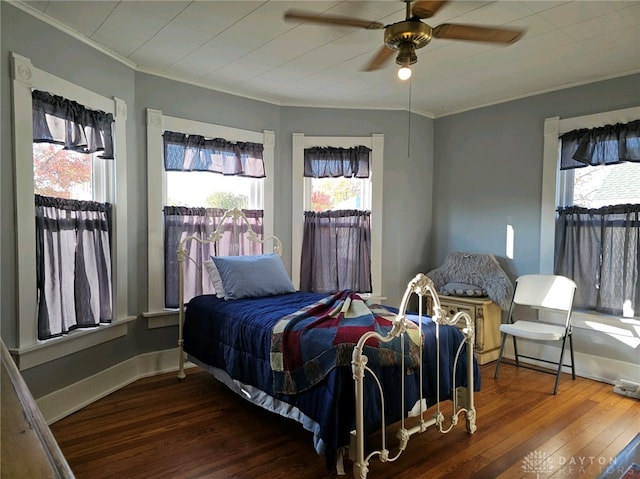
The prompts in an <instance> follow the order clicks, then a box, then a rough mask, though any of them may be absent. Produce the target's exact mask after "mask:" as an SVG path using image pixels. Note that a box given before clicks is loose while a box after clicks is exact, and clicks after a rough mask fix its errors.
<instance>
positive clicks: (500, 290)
mask: <svg viewBox="0 0 640 479" xmlns="http://www.w3.org/2000/svg"><path fill="white" fill-rule="evenodd" d="M427 276H428V277H429V278H430V279H431V281H433V284H434V286H435V287H436V290H437V291H438V293H439V294H443V295H452V296H487V297H489V298H490V299H491V300H492V301H493V302H495V303H496V304H498V305H499V306H500V308H502V309H503V310H507V309H509V304H510V302H511V296H512V295H513V284H512V283H511V280H510V279H509V277H508V276H507V274H506V273H505V272H504V270H503V269H502V267H501V266H500V263H498V260H496V258H495V257H494V256H492V255H490V254H483V253H464V252H461V251H452V252H450V253H448V254H447V256H446V258H445V260H444V263H443V264H442V266H440V267H438V268H436V269H434V270H432V271H430V272H428V273H427Z"/></svg>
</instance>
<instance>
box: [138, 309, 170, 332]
mask: <svg viewBox="0 0 640 479" xmlns="http://www.w3.org/2000/svg"><path fill="white" fill-rule="evenodd" d="M178 314H179V311H178V310H177V309H166V310H164V311H152V312H146V313H142V314H141V315H140V316H142V317H143V318H146V319H147V329H156V328H167V327H169V326H177V325H178Z"/></svg>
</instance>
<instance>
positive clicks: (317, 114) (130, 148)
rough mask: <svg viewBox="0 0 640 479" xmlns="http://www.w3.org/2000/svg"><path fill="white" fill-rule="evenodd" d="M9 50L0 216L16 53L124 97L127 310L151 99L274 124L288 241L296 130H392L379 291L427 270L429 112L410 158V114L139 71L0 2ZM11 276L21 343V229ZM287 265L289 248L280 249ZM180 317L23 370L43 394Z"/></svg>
mask: <svg viewBox="0 0 640 479" xmlns="http://www.w3.org/2000/svg"><path fill="white" fill-rule="evenodd" d="M0 9H1V22H2V23H1V32H2V44H1V47H2V58H3V59H4V60H3V61H2V63H1V66H0V68H1V73H2V75H1V81H2V85H1V94H2V112H1V113H2V115H1V121H2V131H1V137H0V138H1V144H2V146H1V155H2V161H1V164H0V181H1V186H2V188H1V191H0V198H1V203H0V214H1V215H2V218H3V219H4V221H5V222H7V223H8V224H11V222H13V221H14V211H15V205H14V191H13V175H14V169H13V164H14V160H13V156H12V141H13V138H12V127H11V107H10V105H11V89H10V72H9V68H8V65H9V61H8V59H9V52H15V53H17V54H20V55H23V56H25V57H28V58H30V59H31V60H32V62H33V64H34V66H35V67H36V68H39V69H41V70H44V71H47V72H49V73H51V74H54V75H56V76H58V77H61V78H63V79H66V80H69V81H71V82H73V83H76V84H77V85H80V86H82V87H85V88H87V89H90V90H93V91H95V92H97V93H100V94H102V95H104V96H107V97H111V96H116V97H119V98H122V99H123V100H125V101H126V103H127V107H128V120H127V142H128V144H127V159H128V168H127V184H126V188H127V194H128V211H129V214H128V224H127V228H128V241H127V244H126V248H127V249H128V254H129V265H128V271H127V272H126V273H127V274H126V281H127V287H128V291H129V302H128V313H129V314H130V315H135V316H137V315H139V314H140V313H142V312H144V311H147V199H146V195H147V188H154V187H157V185H148V184H147V177H146V167H147V166H146V127H145V109H146V108H154V109H160V110H162V111H163V113H164V114H166V115H170V116H177V117H184V118H189V119H193V120H198V121H204V122H211V123H216V124H222V125H226V126H231V127H236V128H243V129H249V130H256V131H259V130H263V129H267V130H273V131H274V132H275V135H276V150H275V171H276V175H277V176H276V178H275V191H276V197H275V202H276V215H275V221H276V223H275V233H276V234H277V235H278V236H280V237H281V239H282V240H283V243H284V247H285V249H286V250H290V247H291V244H290V243H291V240H290V237H291V134H292V133H294V132H301V133H305V134H307V135H313V136H317V135H336V136H359V135H370V134H371V133H382V134H384V135H385V149H384V156H385V165H384V176H385V178H384V191H385V195H384V204H383V208H384V237H383V242H384V251H385V255H384V258H383V271H384V279H383V293H384V294H385V295H386V296H387V297H388V298H389V302H390V304H398V303H399V301H400V298H401V295H402V293H403V292H404V288H405V286H406V283H407V282H408V280H409V279H411V277H412V276H413V275H414V274H415V273H416V272H418V271H422V270H424V268H423V265H425V264H426V263H427V260H428V251H429V237H430V235H431V196H432V181H431V178H432V174H431V171H432V167H433V159H432V154H433V121H432V120H430V119H428V118H424V117H421V116H419V115H412V118H411V126H412V132H411V153H410V157H409V156H408V148H407V142H408V135H407V128H406V126H407V125H408V123H409V121H408V120H409V116H408V113H407V112H397V111H365V110H358V111H354V110H340V109H321V108H319V109H318V108H316V109H309V108H287V107H281V106H278V105H273V104H270V103H265V102H259V101H254V100H250V99H246V98H240V97H235V96H232V95H228V94H224V93H219V92H214V91H210V90H206V89H203V88H199V87H195V86H191V85H187V84H183V83H179V82H175V81H172V80H167V79H163V78H159V77H155V76H153V75H148V74H144V73H139V72H135V71H133V70H131V69H130V68H128V67H127V66H125V65H123V64H121V63H120V62H117V61H115V60H113V59H111V58H110V57H108V56H106V55H104V54H102V53H100V52H98V51H96V50H94V49H92V48H91V47H89V46H87V45H85V44H84V43H82V42H80V41H78V40H76V39H74V38H72V37H70V36H68V35H66V34H64V33H62V32H60V31H58V30H56V29H55V28H53V27H51V26H49V25H47V24H45V23H42V22H40V21H39V20H37V19H35V18H33V17H31V16H30V15H28V14H26V13H24V12H22V11H21V10H19V9H17V8H15V7H13V6H11V5H10V4H7V3H6V2H0ZM0 234H1V235H2V236H1V240H2V241H1V243H0V244H1V247H2V266H3V281H4V282H3V284H2V289H1V292H0V294H1V300H0V308H1V309H0V313H1V318H0V330H1V334H2V338H3V340H4V341H5V343H6V344H7V345H8V346H9V347H12V346H15V344H16V337H15V336H16V327H15V318H16V315H15V312H16V300H15V293H16V291H15V273H16V271H15V268H16V263H15V247H16V241H15V233H14V229H13V228H3V229H2V232H1V233H0ZM284 260H285V262H286V264H287V266H288V267H289V268H290V266H291V265H290V258H289V257H288V256H286V255H285V256H284ZM176 340H177V329H176V328H175V327H167V328H159V329H153V330H148V329H147V325H146V320H144V319H138V320H136V321H134V322H131V323H129V326H128V334H127V336H125V337H123V338H119V339H116V340H113V341H110V342H108V343H104V344H101V345H99V346H97V347H94V348H92V349H90V350H85V351H81V352H78V353H76V354H73V355H70V356H67V357H64V358H61V359H58V360H55V361H52V362H50V363H47V364H43V365H40V366H37V367H33V368H30V369H28V370H25V371H23V375H24V377H25V380H26V381H27V383H28V384H29V387H30V388H31V390H32V394H33V395H34V396H35V397H36V398H38V397H41V396H43V395H45V394H48V393H50V392H52V391H55V390H57V389H59V388H62V387H64V386H66V385H69V384H72V383H74V382H77V381H79V380H80V379H83V378H85V377H88V376H91V375H93V374H96V373H97V372H99V371H101V370H104V369H106V368H108V367H110V366H113V365H115V364H118V363H120V362H122V361H124V360H126V359H128V358H130V357H133V356H135V355H138V354H142V353H145V352H149V351H159V350H164V349H169V348H173V347H175V345H176Z"/></svg>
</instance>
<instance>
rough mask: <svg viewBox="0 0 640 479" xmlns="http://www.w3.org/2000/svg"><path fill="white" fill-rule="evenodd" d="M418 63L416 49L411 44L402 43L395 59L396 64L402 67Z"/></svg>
mask: <svg viewBox="0 0 640 479" xmlns="http://www.w3.org/2000/svg"><path fill="white" fill-rule="evenodd" d="M417 61H418V55H416V47H415V46H414V45H413V43H408V42H406V43H403V44H401V45H400V52H399V53H398V56H397V57H396V63H397V64H398V65H401V66H403V67H407V66H409V65H413V64H414V63H416V62H417Z"/></svg>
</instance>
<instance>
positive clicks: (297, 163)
mask: <svg viewBox="0 0 640 479" xmlns="http://www.w3.org/2000/svg"><path fill="white" fill-rule="evenodd" d="M292 142H293V144H292V161H293V165H292V188H291V191H292V197H291V199H292V203H291V210H292V219H291V279H292V281H293V284H294V286H295V287H296V289H299V288H300V257H301V254H302V235H303V229H304V200H305V198H306V196H307V195H308V194H310V193H307V189H306V188H305V184H306V183H308V179H306V178H304V150H305V148H311V147H313V146H319V147H327V146H332V147H336V148H353V147H356V146H359V145H363V146H366V147H367V148H370V149H371V191H370V193H371V287H372V290H373V292H372V293H371V294H370V296H371V298H373V299H375V300H383V299H385V298H384V296H383V295H382V225H383V215H382V209H383V208H382V206H383V202H382V187H383V167H384V134H382V133H373V134H371V136H306V135H305V134H304V133H293V134H292Z"/></svg>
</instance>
